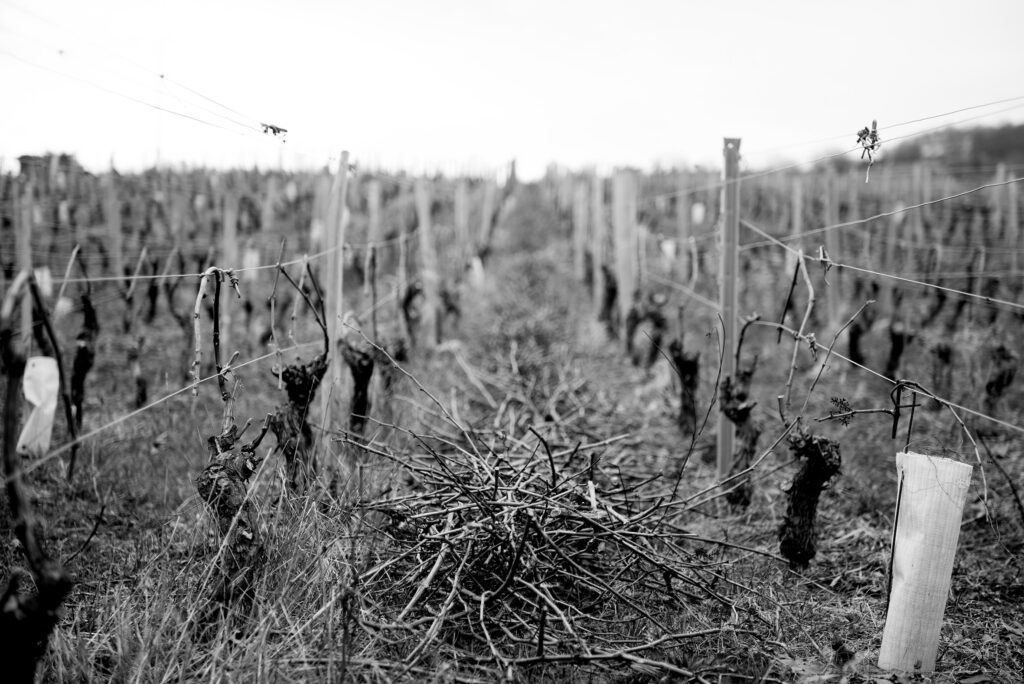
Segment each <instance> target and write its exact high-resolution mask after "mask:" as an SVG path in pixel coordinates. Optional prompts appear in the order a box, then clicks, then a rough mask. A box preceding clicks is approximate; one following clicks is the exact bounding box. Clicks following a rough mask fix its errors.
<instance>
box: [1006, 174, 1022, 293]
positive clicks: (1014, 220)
mask: <svg viewBox="0 0 1024 684" xmlns="http://www.w3.org/2000/svg"><path fill="white" fill-rule="evenodd" d="M1006 201H1007V203H1008V206H1007V208H1006V243H1007V244H1010V245H1015V244H1017V240H1018V239H1020V209H1019V208H1018V201H1019V200H1018V199H1017V184H1016V183H1010V184H1009V185H1007V186H1006ZM1019 264H1020V260H1019V258H1018V254H1017V250H1014V251H1013V252H1011V253H1010V269H1011V270H1013V271H1014V273H1016V271H1017V268H1018V266H1019Z"/></svg>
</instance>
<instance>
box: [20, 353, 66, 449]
mask: <svg viewBox="0 0 1024 684" xmlns="http://www.w3.org/2000/svg"><path fill="white" fill-rule="evenodd" d="M22 390H23V391H24V393H25V399H26V400H27V401H28V402H29V403H30V404H32V406H33V407H34V408H33V409H32V412H31V413H29V414H28V420H26V421H25V427H23V428H22V430H21V436H20V437H18V447H17V450H18V453H20V454H26V455H28V456H31V457H34V458H38V457H40V456H43V455H44V454H45V453H46V452H47V451H48V450H49V449H50V437H51V436H52V434H53V416H54V414H55V413H56V412H57V394H58V392H59V391H60V379H59V376H58V374H57V360H56V359H54V358H53V357H51V356H33V357H30V358H29V360H28V363H26V364H25V377H24V378H23V379H22Z"/></svg>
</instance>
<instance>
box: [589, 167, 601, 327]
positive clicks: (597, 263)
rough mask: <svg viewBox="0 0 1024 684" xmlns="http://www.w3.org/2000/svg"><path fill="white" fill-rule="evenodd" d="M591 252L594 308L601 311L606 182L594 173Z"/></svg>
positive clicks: (591, 189) (591, 187)
mask: <svg viewBox="0 0 1024 684" xmlns="http://www.w3.org/2000/svg"><path fill="white" fill-rule="evenodd" d="M590 225H591V229H590V253H591V254H592V255H593V262H594V292H593V294H594V309H595V310H596V311H597V312H598V313H600V311H601V306H602V304H603V303H604V288H605V282H604V261H605V253H604V250H605V228H604V182H603V181H602V180H601V177H600V176H598V175H597V173H594V174H593V175H591V177H590Z"/></svg>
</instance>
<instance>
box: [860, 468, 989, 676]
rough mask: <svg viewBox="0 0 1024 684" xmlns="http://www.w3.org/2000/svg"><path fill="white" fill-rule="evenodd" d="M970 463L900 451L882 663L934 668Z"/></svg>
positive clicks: (925, 669)
mask: <svg viewBox="0 0 1024 684" xmlns="http://www.w3.org/2000/svg"><path fill="white" fill-rule="evenodd" d="M971 471H972V468H971V466H970V465H968V464H966V463H961V462H959V461H954V460H952V459H949V458H939V457H933V456H925V455H923V454H915V453H911V452H906V451H904V452H900V453H898V454H896V472H897V482H898V490H897V494H896V517H895V529H894V530H893V536H892V562H891V565H890V577H889V581H890V585H889V608H888V611H887V615H886V618H885V628H884V630H883V632H882V647H881V648H880V649H879V652H878V666H879V667H882V668H885V669H887V670H902V671H907V672H921V673H927V672H933V671H934V670H935V657H936V653H937V651H938V646H939V631H940V629H941V628H942V617H943V613H944V612H945V610H946V599H947V598H948V596H949V585H950V578H951V576H952V574H953V560H954V557H955V555H956V547H957V540H958V537H959V534H960V521H961V518H962V516H963V509H964V502H965V501H966V499H967V490H968V487H969V486H970V484H971Z"/></svg>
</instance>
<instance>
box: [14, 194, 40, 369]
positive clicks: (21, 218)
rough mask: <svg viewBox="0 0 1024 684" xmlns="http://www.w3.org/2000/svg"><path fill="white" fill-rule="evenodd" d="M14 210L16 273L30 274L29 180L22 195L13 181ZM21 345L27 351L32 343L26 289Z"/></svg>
mask: <svg viewBox="0 0 1024 684" xmlns="http://www.w3.org/2000/svg"><path fill="white" fill-rule="evenodd" d="M12 190H13V192H14V200H15V208H14V220H15V221H16V222H17V226H18V229H17V231H16V232H15V236H14V239H15V242H16V243H17V244H16V247H15V251H16V252H17V259H18V271H19V272H21V271H28V272H30V273H31V272H32V219H33V214H34V213H35V211H34V209H33V201H34V200H33V195H34V194H35V193H34V189H33V183H32V181H31V180H29V181H28V182H27V183H26V184H25V191H24V194H21V193H19V192H18V184H17V181H15V184H14V188H12ZM21 343H22V344H23V345H24V348H25V349H29V348H30V347H29V345H30V344H31V343H32V297H31V295H30V294H29V290H28V288H27V287H26V288H24V290H23V291H22V294H21Z"/></svg>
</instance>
